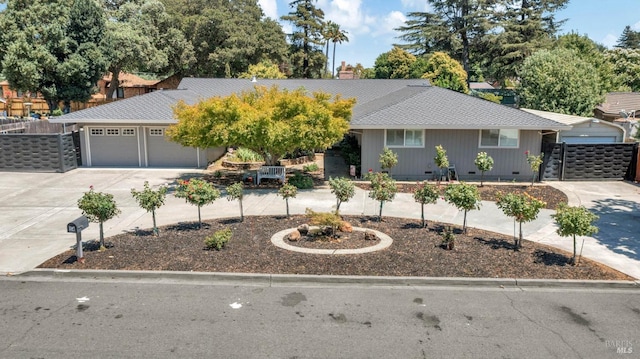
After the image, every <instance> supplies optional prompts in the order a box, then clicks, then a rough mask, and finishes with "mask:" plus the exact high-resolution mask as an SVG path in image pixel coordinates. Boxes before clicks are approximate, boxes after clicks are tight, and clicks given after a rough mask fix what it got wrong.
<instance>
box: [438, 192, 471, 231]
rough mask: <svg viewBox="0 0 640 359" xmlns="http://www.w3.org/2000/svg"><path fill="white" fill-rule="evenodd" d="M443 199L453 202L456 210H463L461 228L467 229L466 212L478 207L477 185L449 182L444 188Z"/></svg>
mask: <svg viewBox="0 0 640 359" xmlns="http://www.w3.org/2000/svg"><path fill="white" fill-rule="evenodd" d="M444 199H445V201H447V202H449V203H451V204H453V205H454V206H456V208H458V210H463V211H464V219H463V221H462V230H463V231H464V232H465V233H466V231H467V212H469V211H471V210H474V209H480V193H479V192H478V187H476V186H474V185H470V184H466V183H464V182H460V183H459V184H451V185H449V186H447V188H446V189H445V190H444Z"/></svg>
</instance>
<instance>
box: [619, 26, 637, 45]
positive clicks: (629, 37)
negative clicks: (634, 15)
mask: <svg viewBox="0 0 640 359" xmlns="http://www.w3.org/2000/svg"><path fill="white" fill-rule="evenodd" d="M616 47H617V48H620V49H634V50H640V31H634V30H632V29H631V26H629V25H627V26H625V27H624V30H622V35H620V38H618V43H617V44H616Z"/></svg>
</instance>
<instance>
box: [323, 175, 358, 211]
mask: <svg viewBox="0 0 640 359" xmlns="http://www.w3.org/2000/svg"><path fill="white" fill-rule="evenodd" d="M329 187H330V188H331V193H333V194H335V195H336V211H339V210H340V205H341V204H342V202H348V201H349V200H350V199H351V198H352V197H353V196H354V195H355V194H356V191H355V185H354V184H353V182H352V181H351V180H350V179H348V178H345V177H338V178H331V177H329Z"/></svg>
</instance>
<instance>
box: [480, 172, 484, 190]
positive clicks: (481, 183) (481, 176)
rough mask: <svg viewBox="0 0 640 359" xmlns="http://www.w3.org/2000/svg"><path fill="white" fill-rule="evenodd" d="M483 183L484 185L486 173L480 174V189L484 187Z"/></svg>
mask: <svg viewBox="0 0 640 359" xmlns="http://www.w3.org/2000/svg"><path fill="white" fill-rule="evenodd" d="M483 183H484V171H482V172H481V174H480V187H482V185H483Z"/></svg>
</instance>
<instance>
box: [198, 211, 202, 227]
mask: <svg viewBox="0 0 640 359" xmlns="http://www.w3.org/2000/svg"><path fill="white" fill-rule="evenodd" d="M198 229H202V217H201V216H200V206H198Z"/></svg>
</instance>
